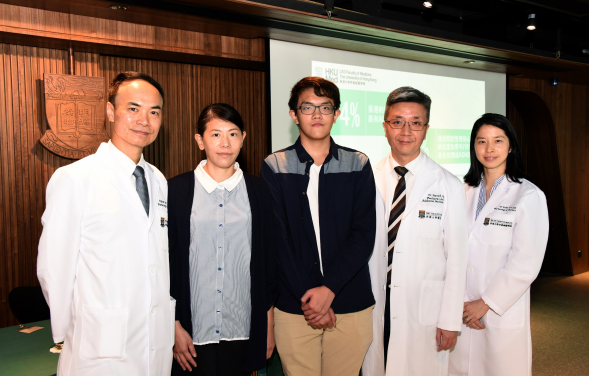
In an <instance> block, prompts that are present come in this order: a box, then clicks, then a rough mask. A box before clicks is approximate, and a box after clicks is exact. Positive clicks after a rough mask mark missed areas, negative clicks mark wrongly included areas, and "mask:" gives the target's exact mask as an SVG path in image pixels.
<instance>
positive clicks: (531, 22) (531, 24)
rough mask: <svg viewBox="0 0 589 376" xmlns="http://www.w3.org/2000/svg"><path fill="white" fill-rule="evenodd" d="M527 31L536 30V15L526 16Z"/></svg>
mask: <svg viewBox="0 0 589 376" xmlns="http://www.w3.org/2000/svg"><path fill="white" fill-rule="evenodd" d="M528 30H536V14H535V13H530V14H528Z"/></svg>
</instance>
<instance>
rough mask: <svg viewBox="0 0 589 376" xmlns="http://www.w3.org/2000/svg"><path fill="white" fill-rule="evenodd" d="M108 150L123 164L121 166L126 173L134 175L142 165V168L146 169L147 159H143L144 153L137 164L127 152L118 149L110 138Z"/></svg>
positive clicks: (119, 163) (118, 162)
mask: <svg viewBox="0 0 589 376" xmlns="http://www.w3.org/2000/svg"><path fill="white" fill-rule="evenodd" d="M108 150H109V152H110V154H111V155H112V156H113V157H114V159H115V160H116V161H117V164H118V165H119V166H121V168H122V169H123V171H124V172H125V175H129V176H132V175H133V172H135V168H136V167H137V166H141V168H143V171H145V159H143V154H141V159H139V163H137V164H135V162H133V160H132V159H131V158H129V157H127V155H125V153H123V152H122V151H120V150H119V149H117V147H116V146H115V145H114V144H113V143H112V141H110V140H109V141H108Z"/></svg>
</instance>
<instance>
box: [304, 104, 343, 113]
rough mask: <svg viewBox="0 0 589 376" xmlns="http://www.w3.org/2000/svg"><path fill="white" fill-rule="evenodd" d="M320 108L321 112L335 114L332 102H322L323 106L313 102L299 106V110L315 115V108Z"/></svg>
mask: <svg viewBox="0 0 589 376" xmlns="http://www.w3.org/2000/svg"><path fill="white" fill-rule="evenodd" d="M317 109H319V112H320V113H321V114H322V115H331V114H333V110H335V106H332V105H330V104H322V105H321V106H313V105H311V104H304V105H302V106H299V110H301V112H302V113H303V114H305V115H313V114H314V113H315V110H317Z"/></svg>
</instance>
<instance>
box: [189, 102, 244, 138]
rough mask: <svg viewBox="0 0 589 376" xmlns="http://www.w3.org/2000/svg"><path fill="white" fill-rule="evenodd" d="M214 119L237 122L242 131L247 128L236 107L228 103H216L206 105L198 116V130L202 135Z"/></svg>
mask: <svg viewBox="0 0 589 376" xmlns="http://www.w3.org/2000/svg"><path fill="white" fill-rule="evenodd" d="M213 119H220V120H223V121H227V122H229V123H233V124H235V125H237V128H239V130H240V131H241V133H243V130H244V129H245V125H244V124H243V119H242V118H241V115H240V114H239V112H237V110H236V109H235V108H233V107H232V106H230V105H228V104H227V103H214V104H210V105H208V106H206V107H205V108H204V109H203V110H202V112H201V113H200V116H199V117H198V123H197V124H198V126H197V132H198V134H199V135H201V136H202V135H203V134H204V133H205V131H206V130H207V124H208V123H209V122H210V121H211V120H213Z"/></svg>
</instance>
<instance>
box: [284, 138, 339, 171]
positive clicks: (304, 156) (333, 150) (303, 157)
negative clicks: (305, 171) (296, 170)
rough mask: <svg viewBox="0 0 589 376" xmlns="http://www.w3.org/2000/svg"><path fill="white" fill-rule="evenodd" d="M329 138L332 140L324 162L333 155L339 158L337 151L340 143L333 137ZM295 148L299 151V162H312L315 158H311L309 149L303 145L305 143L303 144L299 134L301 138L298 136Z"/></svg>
mask: <svg viewBox="0 0 589 376" xmlns="http://www.w3.org/2000/svg"><path fill="white" fill-rule="evenodd" d="M329 140H330V145H329V154H328V155H327V157H326V158H325V161H324V162H323V163H324V164H325V163H327V162H329V160H330V159H331V157H333V158H335V159H336V160H339V158H338V151H337V150H338V149H339V145H338V144H336V143H335V141H333V138H331V137H329ZM294 148H295V150H296V152H297V156H298V157H299V162H301V163H305V162H312V161H313V158H311V156H310V155H309V153H307V151H306V150H305V148H304V147H303V144H301V137H300V136H299V138H297V142H295V144H294Z"/></svg>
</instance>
